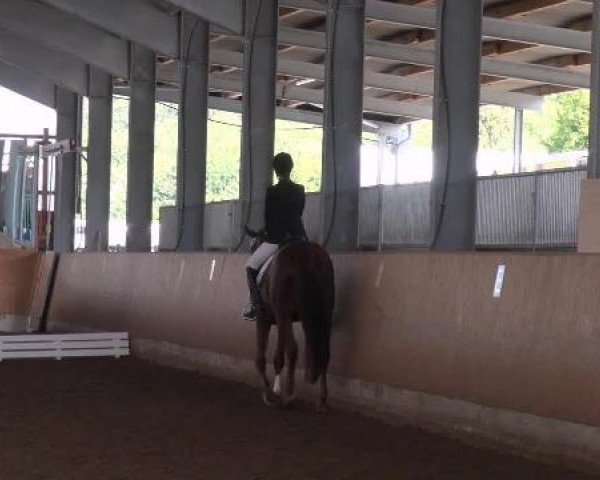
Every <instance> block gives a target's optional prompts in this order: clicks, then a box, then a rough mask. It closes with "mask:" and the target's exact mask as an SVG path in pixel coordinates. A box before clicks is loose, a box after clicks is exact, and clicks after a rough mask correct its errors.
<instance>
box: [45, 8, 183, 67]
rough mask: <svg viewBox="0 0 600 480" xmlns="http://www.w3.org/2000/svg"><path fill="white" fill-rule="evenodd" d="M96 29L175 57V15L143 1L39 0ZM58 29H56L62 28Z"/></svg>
mask: <svg viewBox="0 0 600 480" xmlns="http://www.w3.org/2000/svg"><path fill="white" fill-rule="evenodd" d="M43 2H44V3H47V4H49V5H52V6H53V7H56V8H59V9H61V10H63V11H65V12H69V13H72V14H74V15H76V16H78V17H79V18H83V19H84V20H87V21H88V22H90V23H93V24H94V25H96V26H99V27H101V28H103V29H105V30H108V31H109V32H112V33H114V34H116V35H118V36H120V37H122V38H126V39H128V40H131V41H133V42H136V43H138V44H140V45H144V46H146V47H148V48H149V49H151V50H154V51H155V52H159V53H163V54H165V55H171V56H174V57H178V56H179V25H178V19H177V17H176V16H172V15H169V14H168V13H166V12H164V11H162V10H160V9H159V8H157V7H155V6H153V5H152V4H151V3H150V2H146V1H145V0H126V1H123V0H102V1H100V2H99V1H98V0H43ZM63 27H64V26H58V27H57V28H63Z"/></svg>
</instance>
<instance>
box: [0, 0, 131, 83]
mask: <svg viewBox="0 0 600 480" xmlns="http://www.w3.org/2000/svg"><path fill="white" fill-rule="evenodd" d="M0 25H2V26H3V27H4V28H6V29H7V30H10V31H12V32H15V33H17V34H20V35H23V36H25V37H27V38H29V39H30V40H34V41H37V42H40V43H43V44H44V45H46V46H47V47H50V48H53V49H55V50H58V51H61V52H65V53H69V54H71V55H73V56H75V57H78V58H79V59H80V60H83V61H84V62H86V63H89V64H91V65H95V66H97V67H99V68H102V69H104V70H106V71H107V72H111V73H112V74H113V75H117V76H120V77H122V78H127V76H128V63H129V53H128V47H127V42H125V41H124V40H121V39H120V38H117V37H116V36H114V35H111V34H110V33H107V32H106V31H104V30H101V29H100V28H98V27H95V26H94V25H92V24H90V23H87V22H86V21H83V20H81V19H79V18H77V17H76V16H74V15H70V14H65V13H64V12H62V11H61V10H58V9H56V8H52V7H49V6H47V5H44V4H42V3H39V2H35V1H33V0H2V2H0ZM61 25H68V28H63V27H60V26H61Z"/></svg>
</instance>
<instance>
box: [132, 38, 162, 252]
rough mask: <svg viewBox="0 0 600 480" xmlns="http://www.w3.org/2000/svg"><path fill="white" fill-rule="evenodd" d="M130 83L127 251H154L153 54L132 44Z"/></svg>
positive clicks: (154, 81)
mask: <svg viewBox="0 0 600 480" xmlns="http://www.w3.org/2000/svg"><path fill="white" fill-rule="evenodd" d="M130 64H131V67H130V68H131V73H130V77H129V83H130V88H131V94H130V95H131V101H130V105H129V157H128V163H127V251H128V252H149V251H150V250H151V226H152V185H153V176H154V123H155V121H154V114H155V104H154V99H155V93H156V64H155V58H154V53H153V52H152V51H151V50H148V49H147V48H145V47H141V46H139V45H136V44H132V45H131V56H130Z"/></svg>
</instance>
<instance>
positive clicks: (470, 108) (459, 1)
mask: <svg viewBox="0 0 600 480" xmlns="http://www.w3.org/2000/svg"><path fill="white" fill-rule="evenodd" d="M481 23H482V2H481V0H443V1H440V2H438V11H437V33H438V35H437V54H436V56H437V58H436V80H435V99H434V115H433V118H434V120H433V122H434V124H433V145H434V147H433V148H434V168H433V184H432V195H431V202H432V208H431V212H432V242H431V246H432V248H433V249H435V250H471V249H473V248H474V244H475V214H476V180H477V147H478V140H479V90H480V88H479V75H480V65H481Z"/></svg>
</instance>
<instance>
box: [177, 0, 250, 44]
mask: <svg viewBox="0 0 600 480" xmlns="http://www.w3.org/2000/svg"><path fill="white" fill-rule="evenodd" d="M167 1H168V2H169V3H171V4H172V5H175V6H177V7H179V8H182V9H183V10H186V11H187V12H189V13H191V14H193V15H196V16H198V17H200V18H202V19H204V20H205V21H207V22H209V23H213V24H215V25H219V26H220V27H223V28H225V29H226V30H229V31H230V32H233V33H235V34H237V35H241V34H242V33H243V29H244V28H243V27H244V25H243V24H244V21H243V18H244V0H219V1H218V2H214V1H212V2H211V1H200V2H199V1H198V0H167Z"/></svg>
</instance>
